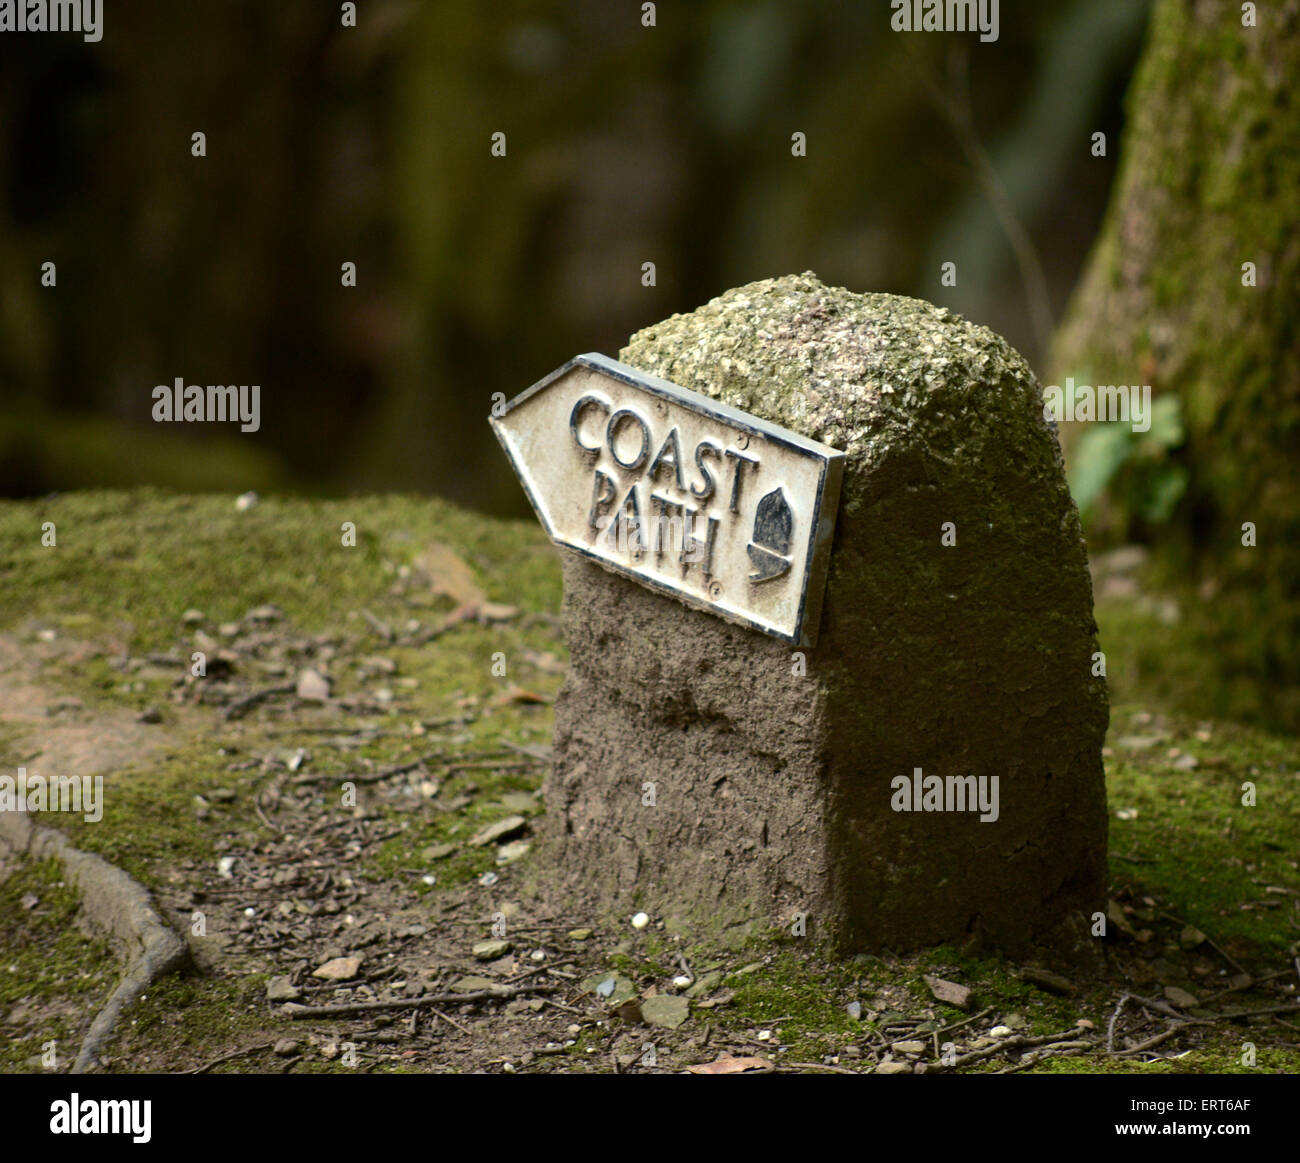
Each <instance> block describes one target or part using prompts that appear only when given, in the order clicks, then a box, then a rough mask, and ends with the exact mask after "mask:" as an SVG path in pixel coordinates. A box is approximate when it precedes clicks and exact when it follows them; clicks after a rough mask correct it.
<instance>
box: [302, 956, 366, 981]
mask: <svg viewBox="0 0 1300 1163" xmlns="http://www.w3.org/2000/svg"><path fill="white" fill-rule="evenodd" d="M360 972H361V958H360V957H334V958H332V959H331V960H329V961H326V962H325V964H324V965H322V966H321V967H320V968H319V969H315V970H313V971H312V976H313V977H319V978H321V979H322V980H323V981H351V980H352V978H354V977H356V975H357V974H358V973H360Z"/></svg>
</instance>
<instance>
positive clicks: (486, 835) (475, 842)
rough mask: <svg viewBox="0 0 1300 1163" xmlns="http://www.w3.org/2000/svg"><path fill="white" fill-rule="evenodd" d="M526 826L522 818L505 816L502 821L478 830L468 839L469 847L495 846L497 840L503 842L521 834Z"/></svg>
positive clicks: (525, 821) (526, 822)
mask: <svg viewBox="0 0 1300 1163" xmlns="http://www.w3.org/2000/svg"><path fill="white" fill-rule="evenodd" d="M527 826H528V821H527V820H526V819H524V817H523V816H507V817H506V818H505V819H504V820H498V821H497V822H496V823H495V824H489V825H488V826H487V827H486V828H480V829H479V830H478V831H477V832H475V833H474V835H473V836H471V837H470V841H469V846H470V847H471V848H483V847H485V846H486V845H488V844H495V843H496V842H497V841H498V840H505V839H507V838H508V837H510V836H513V835H514V834H515V833H516V832H522V831H523V830H524V828H526V827H527Z"/></svg>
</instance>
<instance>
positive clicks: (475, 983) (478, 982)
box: [451, 974, 500, 993]
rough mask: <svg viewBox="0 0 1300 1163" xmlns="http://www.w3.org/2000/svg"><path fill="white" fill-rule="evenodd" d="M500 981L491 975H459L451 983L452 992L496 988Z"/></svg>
mask: <svg viewBox="0 0 1300 1163" xmlns="http://www.w3.org/2000/svg"><path fill="white" fill-rule="evenodd" d="M499 984H500V982H497V981H493V980H492V979H491V978H490V977H475V976H474V975H473V974H466V975H465V976H464V977H458V978H457V979H456V980H455V981H453V982H452V984H451V992H452V993H479V992H481V991H482V990H485V989H495V988H496V987H497V986H498V985H499Z"/></svg>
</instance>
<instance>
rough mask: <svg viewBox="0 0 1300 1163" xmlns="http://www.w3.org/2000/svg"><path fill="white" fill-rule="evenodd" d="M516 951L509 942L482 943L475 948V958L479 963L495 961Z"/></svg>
mask: <svg viewBox="0 0 1300 1163" xmlns="http://www.w3.org/2000/svg"><path fill="white" fill-rule="evenodd" d="M513 949H514V945H512V944H511V943H510V942H509V941H499V940H497V941H480V942H479V943H478V944H477V945H475V946H474V949H473V953H474V957H475V959H476V960H478V961H495V960H497V958H499V957H504V956H505V955H506V954H507V953H509V952H511V950H513Z"/></svg>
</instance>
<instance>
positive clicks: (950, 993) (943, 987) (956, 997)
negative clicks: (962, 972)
mask: <svg viewBox="0 0 1300 1163" xmlns="http://www.w3.org/2000/svg"><path fill="white" fill-rule="evenodd" d="M925 984H926V985H928V986H929V987H930V993H931V995H932V996H933V997H934V1000H935V1001H941V1002H943V1003H944V1004H945V1005H950V1006H956V1008H957V1009H959V1010H966V1009H970V1003H971V992H970V989H969V988H968V987H967V986H964V985H959V984H958V983H957V982H955V981H945V980H944V979H943V978H942V977H932V976H931V975H930V974H928V973H927V974H926V975H925Z"/></svg>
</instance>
